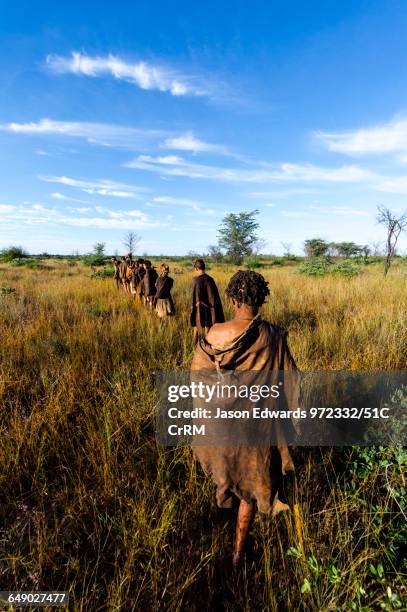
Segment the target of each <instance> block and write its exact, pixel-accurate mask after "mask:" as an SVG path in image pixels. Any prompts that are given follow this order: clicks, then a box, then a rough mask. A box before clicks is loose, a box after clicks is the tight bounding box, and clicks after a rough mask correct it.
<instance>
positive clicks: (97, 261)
mask: <svg viewBox="0 0 407 612" xmlns="http://www.w3.org/2000/svg"><path fill="white" fill-rule="evenodd" d="M82 261H83V263H84V264H85V266H104V265H105V264H107V263H109V262H110V259H109V257H103V256H100V255H85V256H84V257H82Z"/></svg>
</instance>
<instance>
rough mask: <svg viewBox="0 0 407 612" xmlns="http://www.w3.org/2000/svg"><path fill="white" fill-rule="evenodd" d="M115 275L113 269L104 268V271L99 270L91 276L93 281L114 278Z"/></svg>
mask: <svg viewBox="0 0 407 612" xmlns="http://www.w3.org/2000/svg"><path fill="white" fill-rule="evenodd" d="M113 274H114V269H113V268H103V270H98V271H97V272H93V273H92V274H91V279H97V278H113Z"/></svg>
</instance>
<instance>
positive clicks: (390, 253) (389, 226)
mask: <svg viewBox="0 0 407 612" xmlns="http://www.w3.org/2000/svg"><path fill="white" fill-rule="evenodd" d="M377 211H378V212H377V222H378V223H379V224H380V225H383V226H384V227H385V228H386V231H387V238H386V256H385V260H384V276H386V275H387V273H388V271H389V268H390V266H391V262H392V259H393V257H394V255H395V252H396V246H397V241H398V239H399V236H400V234H401V232H403V231H404V230H405V229H406V227H407V213H406V212H405V213H403V214H402V215H400V217H397V216H396V215H395V214H394V213H393V212H392V211H391V210H390V209H389V208H386V207H385V206H378V207H377Z"/></svg>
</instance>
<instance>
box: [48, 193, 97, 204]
mask: <svg viewBox="0 0 407 612" xmlns="http://www.w3.org/2000/svg"><path fill="white" fill-rule="evenodd" d="M51 198H52V199H53V200H61V201H63V202H77V203H78V204H89V202H88V201H87V200H81V199H79V198H70V197H69V196H66V195H64V194H63V193H59V192H58V191H55V192H54V193H51Z"/></svg>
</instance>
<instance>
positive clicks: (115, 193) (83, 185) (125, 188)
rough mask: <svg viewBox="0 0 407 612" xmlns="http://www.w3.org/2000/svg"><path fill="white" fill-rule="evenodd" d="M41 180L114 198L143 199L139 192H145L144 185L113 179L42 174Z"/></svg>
mask: <svg viewBox="0 0 407 612" xmlns="http://www.w3.org/2000/svg"><path fill="white" fill-rule="evenodd" d="M38 178H39V179H40V180H41V181H45V182H47V183H58V184H60V185H66V186H67V187H73V188H75V189H79V190H80V191H83V192H85V193H89V194H91V195H101V196H109V197H113V198H133V199H141V196H140V193H139V192H145V191H146V189H145V188H144V187H139V186H137V185H128V184H126V183H118V182H116V181H111V180H106V179H102V180H98V181H87V180H82V179H75V178H70V177H68V176H42V175H40V176H39V177H38Z"/></svg>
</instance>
